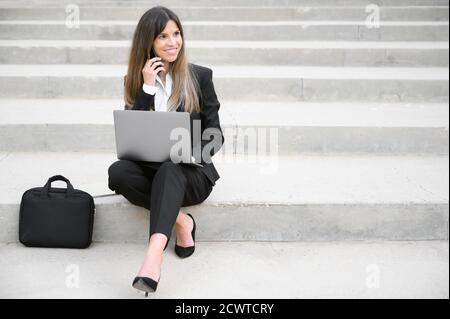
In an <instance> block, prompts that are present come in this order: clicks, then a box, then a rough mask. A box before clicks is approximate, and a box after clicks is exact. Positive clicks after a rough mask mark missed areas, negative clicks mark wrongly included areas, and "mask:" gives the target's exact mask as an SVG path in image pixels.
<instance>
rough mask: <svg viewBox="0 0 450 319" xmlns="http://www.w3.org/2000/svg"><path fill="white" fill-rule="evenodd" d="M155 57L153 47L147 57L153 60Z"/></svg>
mask: <svg viewBox="0 0 450 319" xmlns="http://www.w3.org/2000/svg"><path fill="white" fill-rule="evenodd" d="M156 56H157V55H156V53H155V50H153V47H152V48H151V49H150V54H149V55H148V58H149V59H153V58H155V57H156Z"/></svg>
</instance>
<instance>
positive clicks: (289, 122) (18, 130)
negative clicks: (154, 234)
mask: <svg viewBox="0 0 450 319" xmlns="http://www.w3.org/2000/svg"><path fill="white" fill-rule="evenodd" d="M76 3H77V5H78V6H79V9H80V18H81V21H80V28H68V27H66V24H65V20H66V17H67V15H68V13H66V5H70V4H73V1H52V0H35V1H10V0H0V97H1V98H0V177H1V182H0V254H1V255H2V256H6V259H5V258H1V259H2V262H0V265H1V269H2V270H3V269H5V271H4V272H2V274H1V275H0V297H6V298H11V297H21V296H22V297H38V298H44V297H46V296H47V297H55V296H56V297H62V298H74V297H80V296H86V297H89V298H103V297H107V298H108V297H110V298H117V297H118V298H121V297H126V298H128V297H131V298H132V297H138V296H139V295H138V294H136V293H135V292H134V291H133V290H132V289H131V288H130V286H129V282H131V280H132V277H133V276H134V272H135V271H137V268H138V266H139V260H140V259H139V258H136V251H141V252H142V254H143V252H144V251H145V239H146V237H147V231H148V215H149V214H148V211H147V210H145V209H142V208H139V207H136V206H134V205H132V204H130V203H129V202H128V201H127V200H126V199H124V198H123V197H122V196H118V195H114V194H113V193H112V192H111V191H110V190H109V189H108V188H107V168H108V167H109V165H110V164H111V163H112V162H114V161H115V160H116V156H115V141H114V132H113V118H112V111H113V110H114V109H123V102H122V94H123V75H124V74H125V72H126V62H127V52H128V49H129V46H130V42H131V35H132V32H133V31H134V27H135V25H136V23H137V20H138V19H139V17H140V16H141V15H142V13H143V12H145V11H146V10H147V9H148V8H150V7H152V6H153V5H156V2H154V1H116V0H108V1H106V0H105V1H101V0H96V1H87V0H78V1H77V2H76ZM158 3H159V4H163V5H167V6H168V7H169V8H171V9H172V10H174V11H175V12H176V13H177V14H179V16H180V18H181V19H182V22H183V25H184V27H185V33H186V39H185V45H186V46H187V49H188V51H187V52H188V55H189V58H190V60H191V61H192V62H194V63H197V64H201V65H205V66H208V67H210V68H212V69H213V71H214V84H215V88H216V92H217V95H218V97H219V101H220V102H221V109H220V118H221V124H222V128H223V130H224V133H225V135H226V136H225V140H226V144H225V145H224V147H223V148H222V150H221V151H220V152H219V153H218V154H217V155H216V156H215V157H214V162H215V163H216V166H217V168H218V170H219V173H220V175H221V179H220V180H219V181H218V183H217V185H216V187H215V188H214V191H213V193H212V194H211V196H210V197H209V198H208V199H207V200H206V201H205V202H204V203H202V204H201V205H197V206H194V207H187V208H185V211H187V212H192V213H193V215H194V216H195V217H196V220H197V223H198V224H199V228H198V232H197V236H196V237H197V238H196V239H197V240H198V249H197V250H198V251H199V255H198V258H196V257H192V259H191V260H190V261H189V262H188V264H186V263H185V261H182V262H178V261H176V258H174V257H173V256H171V255H173V253H172V252H169V253H166V255H167V254H169V256H170V257H167V258H168V260H167V261H165V263H170V264H171V266H170V270H168V271H167V273H164V274H162V280H164V281H165V283H164V284H163V282H164V281H162V282H161V287H159V288H158V290H162V292H160V294H159V295H158V296H159V297H162V298H174V297H180V298H189V297H192V298H197V297H203V298H211V297H212V298H215V297H216V298H219V297H236V298H240V297H247V298H252V297H265V298H279V297H283V298H301V297H306V298H315V297H325V298H334V297H356V298H361V297H369V298H379V297H393V298H396V297H410V298H416V297H437V298H448V296H449V292H448V291H449V290H448V279H449V278H448V277H449V276H448V230H449V228H448V216H449V209H448V207H449V205H448V188H449V177H448V176H449V164H448V153H449V133H448V127H449V124H448V123H449V119H448V117H449V106H448V100H449V89H448V83H449V81H448V64H449V60H448V54H449V42H448V41H449V36H448V20H449V18H448V5H449V3H448V0H428V1H426V0H385V1H383V0H378V1H365V0H290V1H289V0H285V1H275V0H262V1H256V0H246V1H238V0H228V1H206V0H196V1H181V0H171V1H160V2H158ZM368 4H376V5H379V8H380V16H381V22H380V28H368V27H367V25H366V19H367V16H368V15H369V14H370V13H368V12H366V6H367V5H368ZM253 134H256V135H255V136H256V139H257V140H259V139H261V138H263V137H266V138H267V140H268V141H269V139H270V137H272V138H274V139H275V140H276V141H277V143H276V144H277V147H276V148H275V149H272V152H270V153H269V152H260V153H258V152H256V153H255V152H254V151H255V150H254V149H252V148H251V147H249V146H248V145H247V144H246V145H245V147H244V148H239V147H238V145H239V141H242V140H244V139H245V138H254V137H255V136H254V135H253ZM267 151H268V150H267ZM56 174H63V175H65V176H66V177H68V178H69V179H70V180H71V181H72V183H73V185H74V186H75V188H78V189H83V190H85V191H88V192H89V193H91V194H92V195H94V196H95V203H96V219H95V225H94V244H93V246H92V248H91V249H88V250H86V251H79V252H72V251H68V250H51V249H50V250H49V249H28V248H24V247H23V246H21V244H20V243H18V211H19V204H20V199H21V196H22V194H23V192H24V191H25V190H27V189H29V188H31V187H36V186H39V185H43V184H44V183H45V182H46V180H47V178H48V177H49V176H52V175H56ZM54 185H55V186H60V187H63V186H64V184H62V183H61V184H59V183H55V184H54ZM173 238H174V237H173ZM230 241H235V242H236V243H230ZM172 245H173V244H172ZM172 245H171V246H172ZM228 245H237V246H236V247H235V246H233V247H235V248H236V250H235V251H232V250H230V249H229V248H228ZM274 247H275V248H274ZM127 250H129V251H130V253H128V254H127V253H125V252H126V251H127ZM362 250H367V253H364V254H361V253H360V252H361V251H362ZM218 251H219V252H220V251H222V252H224V253H222V254H221V253H218V255H219V256H222V257H223V258H225V259H226V260H227V261H226V262H225V264H223V263H224V262H223V260H221V259H220V258H218V257H217V256H215V254H216V253H217V252H218ZM119 252H120V254H119ZM132 252H134V255H133V256H132ZM352 252H354V254H352ZM196 254H197V253H196ZM200 255H201V256H200ZM243 256H246V258H244V259H245V264H246V266H247V267H246V268H247V270H249V269H259V270H257V271H253V272H252V271H245V270H242V269H241V267H242V264H240V263H239V261H240V260H244V259H242V258H243ZM249 256H252V258H250V257H249ZM314 256H316V257H317V256H319V257H317V258H315V257H314ZM343 256H345V257H343ZM411 256H414V258H412V257H411ZM419 256H423V260H422V259H421V257H419ZM99 258H102V260H103V261H101V262H100V261H98V259H99ZM267 258H269V260H268V259H267ZM57 259H60V261H56V262H55V263H54V264H53V265H52V264H49V260H57ZM130 259H131V260H134V259H136V260H135V261H134V262H133V265H130V261H129V260H130ZM8 260H14V263H10V262H7V261H8ZM27 260H30V261H32V263H33V267H34V269H39V270H40V272H39V276H38V279H36V278H35V277H33V278H34V280H35V282H36V283H35V290H31V291H25V290H24V289H23V285H18V286H17V285H16V283H14V281H12V280H10V278H17V276H19V274H22V273H23V272H27V271H28V272H31V273H33V272H35V273H36V271H37V270H31V269H32V268H31V265H27V264H26V263H25V261H27ZM65 260H67V262H66V261H65ZM69 260H71V261H70V262H69ZM105 260H109V261H114V260H116V261H117V263H116V265H115V266H114V270H109V271H108V272H106V273H107V274H108V276H109V278H111V277H114V276H118V277H119V278H122V277H125V276H124V273H127V277H126V278H123V280H121V281H120V283H118V281H117V280H116V279H115V280H113V281H108V277H101V276H102V275H103V272H102V271H101V269H100V267H103V265H106V264H105ZM68 263H71V264H73V263H75V264H77V265H78V266H80V267H81V269H82V270H83V269H84V270H85V272H84V273H85V274H86V272H88V274H86V275H84V277H82V278H84V281H82V282H83V285H84V286H83V287H81V289H78V290H75V291H74V290H73V289H70V288H67V286H66V285H65V281H64V279H61V278H63V277H64V272H65V269H66V266H67V264H68ZM172 263H175V264H174V265H172ZM221 263H222V268H220V267H219V268H217V269H222V270H223V272H218V271H216V272H214V273H213V272H210V269H211V268H214V267H215V266H216V265H219V264H221ZM182 264H184V265H182ZM374 264H375V265H378V267H379V268H380V269H381V270H382V271H381V275H382V277H381V278H383V280H382V284H381V285H379V286H378V287H377V288H376V289H371V288H370V285H367V281H366V280H365V277H364V276H367V275H368V273H366V268H367V267H368V266H370V265H374ZM186 265H187V266H186ZM302 265H303V266H302ZM305 265H306V266H305ZM302 267H306V268H302ZM327 267H329V268H333V269H334V270H333V271H334V272H332V273H329V274H328V276H332V274H333V276H338V277H339V276H341V277H339V278H340V279H341V280H332V279H330V278H331V277H328V279H323V280H320V278H325V277H324V274H325V273H326V271H325V269H326V268H327ZM408 267H410V269H409V272H408V276H409V275H410V276H409V277H408V276H406V274H405V273H404V274H403V276H397V275H396V274H398V273H400V272H403V270H402V269H404V268H408ZM45 269H49V270H51V271H48V272H46V271H45ZM302 269H303V272H302ZM339 269H340V270H341V271H339ZM369 269H370V267H369ZM171 270H174V271H171ZM315 270H317V271H315ZM338 271H339V273H337V272H338ZM163 272H164V270H163ZM174 272H184V275H183V276H184V277H186V273H189V276H190V280H191V281H190V282H191V284H192V283H193V282H195V281H196V278H201V277H202V276H204V275H205V274H207V273H208V272H210V274H209V275H208V276H210V277H208V280H206V279H205V280H204V281H202V282H203V283H202V284H199V287H197V288H196V289H188V286H189V285H186V286H185V287H184V288H181V290H179V289H177V287H176V286H177V281H176V279H175V278H176V276H175V275H172V274H173V273H174ZM299 272H300V275H299ZM418 272H420V273H421V274H422V277H420V278H419V279H417V281H416V282H415V283H414V285H411V284H410V281H411V278H410V277H411V276H414V273H418ZM52 273H59V274H60V275H58V276H59V277H58V279H57V280H56V279H55V280H52ZM82 273H83V272H82ZM355 273H358V274H359V275H358V276H359V277H357V278H358V279H355V277H354V274H355ZM36 274H37V273H36ZM270 275H275V278H278V277H277V276H279V278H281V279H282V280H276V279H275V278H274V280H273V281H270V285H271V287H270V289H266V288H267V287H265V288H264V289H263V288H262V287H261V286H260V284H258V283H260V282H263V281H264V280H266V278H267V276H270ZM383 275H384V277H383ZM27 276H31V274H28V275H27ZM27 276H26V277H24V278H28V277H27ZM99 276H100V277H99ZM171 276H172V277H171ZM189 276H188V277H189ZM221 276H223V277H221ZM231 277H232V278H233V279H232V281H233V282H236V285H237V287H239V288H238V289H237V290H235V289H234V288H233V287H234V286H233V287H231V286H230V285H227V281H226V280H223V278H231ZM95 278H104V279H102V280H101V281H96V279H95ZM166 278H167V279H166ZM169 278H171V279H169ZM220 278H222V279H220ZM288 278H293V279H292V281H290V280H288ZM307 278H316V280H313V281H311V280H308V279H307ZM417 278H418V277H417ZM24 280H25V279H24ZM182 280H183V278H181V277H180V281H179V282H181V283H182ZM230 280H231V279H230ZM171 282H172V284H170V283H171ZM238 282H239V284H238ZM388 282H389V283H388ZM208 283H209V285H208ZM293 283H294V284H295V285H297V286H301V287H302V288H301V289H294V288H293V287H292V284H293ZM383 283H384V284H383ZM178 285H181V286H183V284H179V283H178ZM217 286H219V287H221V288H219V289H215V288H214V287H217ZM171 287H172V288H171ZM189 287H190V286H189ZM405 287H406V288H405ZM372 288H373V287H372ZM43 289H44V290H45V291H47V294H45V293H43ZM261 289H263V290H264V291H266V293H263V294H262V293H258V291H261ZM180 291H181V292H180ZM182 292H184V293H182Z"/></svg>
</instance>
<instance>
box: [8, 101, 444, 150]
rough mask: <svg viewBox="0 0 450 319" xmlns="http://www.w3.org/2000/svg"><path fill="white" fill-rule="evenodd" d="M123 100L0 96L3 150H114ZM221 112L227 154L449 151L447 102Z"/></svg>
mask: <svg viewBox="0 0 450 319" xmlns="http://www.w3.org/2000/svg"><path fill="white" fill-rule="evenodd" d="M123 104H124V103H123V102H122V101H121V100H58V99H55V100H47V99H42V100H37V99H34V100H26V99H12V100H8V99H0V135H1V136H2V139H1V140H0V151H4V152H16V151H110V152H113V151H115V134H114V127H113V116H112V112H113V110H116V109H120V110H121V109H124V107H123ZM281 114H283V115H284V116H281ZM219 115H220V120H221V125H222V130H223V132H224V135H225V142H226V143H225V145H224V147H223V148H222V150H221V153H223V154H224V155H233V154H236V153H237V154H241V155H242V154H252V152H255V153H258V150H257V149H255V148H254V147H252V146H250V145H248V144H244V143H243V141H244V140H245V138H249V140H251V141H253V142H254V144H253V145H254V146H255V147H256V145H257V141H258V140H262V139H266V141H267V143H266V145H267V148H268V149H267V151H271V152H275V151H276V152H277V153H278V154H282V155H286V154H291V155H294V154H305V153H319V154H329V153H372V154H374V153H376V154H416V155H417V154H441V155H448V153H449V149H448V144H449V139H448V127H449V120H448V117H449V108H448V104H444V103H442V104H430V103H424V104H407V103H394V104H388V103H386V104H380V103H306V102H301V103H281V102H278V103H276V102H275V103H267V102H246V103H243V102H233V101H222V102H221V108H220V110H219ZM271 136H272V137H273V138H274V139H275V141H274V142H273V143H272V142H270V139H271V138H272V137H271ZM68 141H70V143H68ZM275 142H276V143H275ZM274 143H275V144H274ZM241 146H243V147H242V148H241ZM275 146H277V148H276V149H274V147H275ZM259 151H260V152H262V150H259ZM260 154H261V153H260Z"/></svg>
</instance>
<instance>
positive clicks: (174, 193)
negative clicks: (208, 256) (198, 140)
mask: <svg viewBox="0 0 450 319" xmlns="http://www.w3.org/2000/svg"><path fill="white" fill-rule="evenodd" d="M211 190H212V185H211V184H210V183H209V181H208V179H207V177H206V176H205V175H204V174H203V173H202V172H201V171H200V170H198V169H196V168H195V167H192V166H187V165H179V164H174V163H172V162H165V163H163V164H162V165H161V166H160V168H159V169H158V171H157V172H156V174H155V176H154V179H153V183H152V193H151V208H150V242H149V246H148V249H147V255H146V257H145V259H144V262H143V264H142V267H141V270H140V271H139V274H138V276H142V277H149V278H152V279H154V280H156V281H158V280H159V275H160V266H159V267H158V262H159V260H161V261H162V258H160V257H161V256H162V252H163V246H162V245H161V242H163V239H166V240H169V239H170V236H171V232H172V229H173V226H174V225H175V223H176V221H177V220H178V221H180V228H179V231H180V232H182V233H181V234H182V235H183V236H181V237H182V238H184V237H186V233H187V230H185V228H186V223H185V219H184V218H182V217H179V216H183V215H184V216H186V217H188V216H187V215H185V214H182V213H180V208H181V206H191V205H196V204H199V203H201V202H203V201H204V200H205V199H206V198H207V197H208V196H209V194H210V193H211ZM188 218H189V217H188ZM189 219H190V218H189ZM188 223H189V221H188ZM181 225H182V226H184V227H183V228H182V227H181ZM191 231H192V227H191V228H190V229H189V236H190V233H191ZM177 234H178V232H177ZM164 243H165V241H164ZM192 244H193V243H192Z"/></svg>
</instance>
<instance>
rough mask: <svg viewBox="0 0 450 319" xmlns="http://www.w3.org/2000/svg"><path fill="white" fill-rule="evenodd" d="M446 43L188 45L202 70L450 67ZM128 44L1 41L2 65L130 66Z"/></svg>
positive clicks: (212, 43) (115, 42)
mask: <svg viewBox="0 0 450 319" xmlns="http://www.w3.org/2000/svg"><path fill="white" fill-rule="evenodd" d="M448 47H449V44H448V42H308V41H292V42H282V41H258V42H256V41H253V42H248V41H189V42H188V43H187V47H186V48H187V53H188V57H189V61H191V62H193V63H197V64H200V65H211V64H212V65H226V64H233V65H245V66H247V65H263V66H268V65H297V66H300V65H302V66H371V67H379V66H389V67H393V66H394V67H398V66H402V67H427V66H431V67H441V66H443V67H448V52H449V51H448ZM129 50H130V42H129V41H100V40H99V41H90V40H84V41H83V40H80V41H77V40H0V64H122V65H124V64H127V61H128V54H129Z"/></svg>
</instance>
